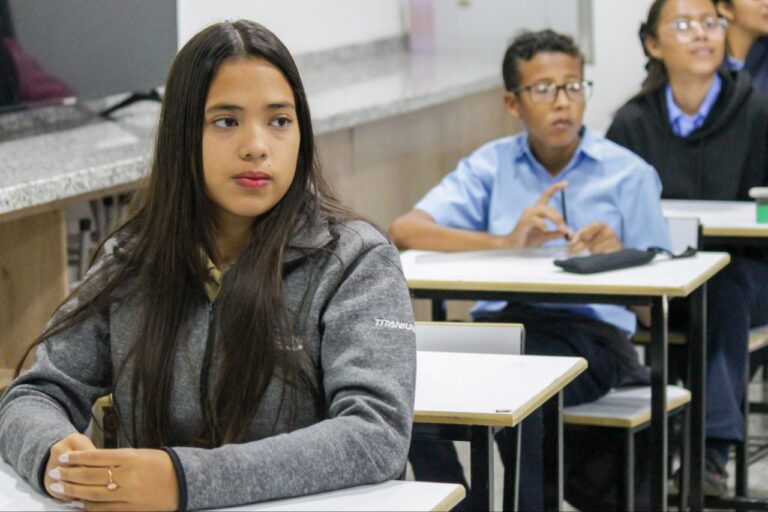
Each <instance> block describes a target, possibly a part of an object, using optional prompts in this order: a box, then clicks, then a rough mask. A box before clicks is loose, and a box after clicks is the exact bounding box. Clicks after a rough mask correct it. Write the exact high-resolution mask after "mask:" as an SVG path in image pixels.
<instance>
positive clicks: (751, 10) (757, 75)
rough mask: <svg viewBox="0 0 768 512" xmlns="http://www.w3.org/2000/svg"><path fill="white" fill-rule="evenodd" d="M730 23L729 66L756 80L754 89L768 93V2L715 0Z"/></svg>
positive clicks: (722, 14) (728, 37)
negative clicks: (744, 72)
mask: <svg viewBox="0 0 768 512" xmlns="http://www.w3.org/2000/svg"><path fill="white" fill-rule="evenodd" d="M713 1H714V2H715V5H716V6H717V12H718V13H720V15H721V16H722V17H723V18H725V19H726V20H728V33H727V34H726V38H725V42H726V45H725V46H726V64H727V66H728V67H729V68H730V69H732V70H735V71H738V70H742V69H743V70H744V71H746V72H747V73H749V75H750V76H751V77H752V86H753V87H754V88H756V89H759V90H761V91H765V90H768V0H713Z"/></svg>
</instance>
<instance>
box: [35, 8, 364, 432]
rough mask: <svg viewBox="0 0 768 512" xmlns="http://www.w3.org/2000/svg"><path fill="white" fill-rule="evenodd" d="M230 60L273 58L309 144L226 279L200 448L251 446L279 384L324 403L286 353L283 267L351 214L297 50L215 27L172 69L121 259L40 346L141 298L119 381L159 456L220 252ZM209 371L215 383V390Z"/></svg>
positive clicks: (259, 34) (124, 229)
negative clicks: (214, 176) (215, 125)
mask: <svg viewBox="0 0 768 512" xmlns="http://www.w3.org/2000/svg"><path fill="white" fill-rule="evenodd" d="M233 58H259V59H264V60H266V61H268V62H270V63H271V64H272V65H274V66H275V67H277V68H278V69H279V70H280V71H281V72H282V74H283V76H284V77H285V79H286V80H287V82H288V83H289V85H290V87H291V89H292V90H293V95H294V100H295V104H296V115H297V120H298V124H299V132H300V137H301V141H300V146H299V155H298V162H297V165H296V172H295V176H294V178H293V182H292V183H291V185H290V187H289V188H288V190H287V192H286V193H285V195H284V196H283V198H282V199H281V200H280V201H279V202H278V204H276V205H275V206H274V207H273V208H272V209H271V210H269V211H268V212H265V213H264V214H263V215H261V216H259V217H258V218H257V219H256V220H255V221H254V223H253V226H252V231H251V232H252V238H251V242H250V243H249V245H248V246H247V248H246V249H245V250H244V251H243V253H242V254H241V255H240V256H239V257H238V259H237V261H236V262H235V263H234V264H233V265H232V266H231V267H230V269H229V270H228V271H227V273H226V274H225V275H224V280H223V286H222V292H221V294H220V296H219V297H218V298H217V301H216V302H217V304H218V306H217V308H216V309H215V317H214V318H215V325H216V326H217V327H216V329H215V330H214V331H215V332H212V333H209V342H208V347H207V349H206V352H207V356H208V355H211V354H208V351H209V350H214V352H212V354H215V355H214V356H212V357H213V359H212V360H211V364H210V365H208V366H206V365H204V369H203V374H202V375H201V383H202V384H201V387H200V389H201V397H200V399H201V407H202V410H203V418H204V421H203V425H201V426H200V432H199V435H198V436H197V437H196V439H195V441H194V442H195V444H197V445H200V446H218V445H221V444H224V443H231V442H238V441H240V440H242V439H243V436H244V435H245V433H246V429H247V427H248V425H249V424H250V422H251V421H252V419H253V417H254V415H255V413H256V410H257V409H258V407H259V404H260V403H261V401H262V399H263V397H264V394H265V392H266V390H267V386H268V385H269V384H270V382H271V381H272V380H273V378H275V377H277V378H279V379H281V380H282V382H283V384H284V386H283V399H285V393H286V389H288V393H292V394H293V397H294V399H295V397H296V394H295V391H296V390H298V389H305V390H308V391H309V392H311V393H312V394H313V395H314V396H315V398H316V401H319V400H320V393H319V391H318V390H317V389H316V386H314V385H313V384H312V382H313V380H312V379H311V378H310V373H311V372H312V371H314V370H313V369H312V368H310V367H308V363H307V359H308V358H307V356H306V354H305V353H304V352H303V351H301V350H298V351H296V350H284V349H282V348H281V347H283V346H284V343H285V342H286V340H291V339H292V336H293V334H294V333H293V332H292V327H291V320H290V319H289V318H288V313H287V312H286V307H285V300H284V297H283V259H284V254H285V251H286V249H287V248H288V247H289V241H290V238H291V236H292V235H293V234H294V233H295V232H296V231H297V230H298V229H300V228H301V227H302V226H306V225H311V224H312V223H313V222H314V221H316V220H317V219H321V218H322V219H325V221H328V222H330V223H331V224H333V223H334V222H337V221H341V220H344V219H348V218H351V217H352V214H351V213H350V212H349V211H348V210H346V209H345V208H344V207H343V206H342V205H341V204H340V203H339V202H338V201H337V200H336V199H335V198H334V197H333V195H332V193H331V192H330V190H329V187H328V185H327V184H326V182H325V181H324V179H323V177H322V174H321V172H320V166H319V163H318V161H317V159H316V156H315V147H314V137H313V132H312V122H311V119H310V114H309V106H308V104H307V99H306V96H305V93H304V88H303V85H302V82H301V79H300V77H299V73H298V70H297V68H296V65H295V63H294V61H293V58H292V57H291V55H290V53H289V52H288V50H287V49H286V48H285V46H284V45H283V44H282V42H281V41H280V40H279V39H278V38H277V37H276V36H275V35H274V34H273V33H272V32H270V31H269V30H267V29H266V28H264V27H263V26H261V25H259V24H257V23H254V22H250V21H245V20H239V21H234V22H223V23H218V24H216V25H213V26H210V27H208V28H206V29H204V30H203V31H201V32H200V33H198V34H197V35H195V36H194V37H193V38H192V39H191V40H190V41H189V42H188V43H187V44H186V45H185V46H184V47H183V48H182V49H181V51H180V52H179V53H178V55H177V56H176V58H175V60H174V62H173V64H172V66H171V69H170V72H169V74H168V79H167V83H166V90H165V97H164V100H163V106H162V110H161V113H160V120H159V126H158V132H157V139H156V145H155V151H154V160H153V162H152V167H151V172H150V174H149V176H148V180H147V182H146V184H145V186H144V187H143V188H142V189H141V190H140V193H139V194H138V195H137V197H136V199H135V201H134V204H133V207H132V213H131V215H130V217H129V219H128V220H127V221H126V222H125V223H124V224H123V225H122V226H121V227H120V228H118V230H117V232H116V235H115V236H116V238H117V239H119V240H122V241H123V243H124V247H123V249H122V250H121V251H120V252H119V254H120V255H122V256H121V257H117V256H115V257H113V258H112V259H108V258H106V259H105V258H102V259H103V260H105V261H108V262H109V264H107V265H104V266H103V267H99V268H97V269H95V270H94V271H93V272H91V273H90V277H89V278H88V279H87V280H86V282H85V283H84V284H83V286H82V287H81V290H82V289H88V288H89V287H90V288H91V289H96V290H97V291H96V292H95V293H93V294H88V297H87V299H86V300H85V301H83V300H80V305H79V306H78V307H76V308H75V309H74V310H72V311H70V312H68V313H65V314H63V315H61V316H60V318H57V320H56V321H55V322H54V323H53V324H52V325H51V326H50V327H49V328H48V329H47V330H46V331H45V332H44V333H43V334H42V336H41V337H40V338H39V339H38V340H36V342H35V344H37V343H40V342H42V341H44V340H46V339H48V338H50V337H51V336H53V335H55V334H58V333H61V332H62V331H64V330H65V329H67V328H69V327H71V326H72V325H74V324H76V323H78V322H79V321H82V320H83V319H84V318H85V317H86V316H87V315H88V314H89V313H90V312H93V311H99V310H103V308H108V307H109V306H110V305H111V304H115V303H116V302H119V301H120V300H122V299H120V298H116V297H118V296H119V297H122V296H123V295H124V293H126V292H125V290H126V289H129V290H130V292H128V293H130V294H133V295H134V296H140V298H141V302H140V303H141V304H142V306H143V308H144V309H143V320H142V325H141V327H140V329H139V332H138V336H137V337H136V339H135V342H134V343H133V344H132V348H131V355H130V357H129V358H128V359H127V360H126V364H125V365H123V366H122V367H121V368H116V369H115V375H114V376H113V383H114V382H117V381H118V380H120V379H121V378H122V377H123V376H126V377H129V378H130V379H131V381H130V382H131V398H132V401H131V402H132V411H131V419H132V425H133V440H132V443H133V444H134V445H140V446H147V447H159V446H162V445H163V444H164V443H166V442H168V440H169V436H170V433H171V432H170V410H171V401H172V396H171V388H172V385H173V382H174V361H175V355H176V352H177V348H178V347H177V345H178V343H179V339H180V338H182V337H183V336H182V332H183V325H184V322H185V320H186V319H187V318H188V315H189V314H190V311H191V310H192V306H193V304H194V301H195V300H199V301H205V300H206V299H205V295H204V293H203V287H204V284H205V283H206V282H207V281H209V280H210V277H209V273H208V269H207V266H206V255H209V256H211V257H212V258H213V259H214V260H216V255H217V248H216V245H215V243H214V236H215V230H216V228H215V225H214V223H213V218H212V213H213V208H212V207H211V204H210V200H209V199H208V197H207V195H206V190H205V182H204V178H203V164H202V161H203V160H202V131H203V124H204V109H205V102H206V98H207V95H208V90H209V88H210V85H211V82H212V80H213V78H214V76H215V74H216V71H217V70H218V68H219V66H220V65H221V64H222V63H223V62H225V61H227V60H228V59H233ZM305 249H306V248H305ZM315 249H316V250H318V251H321V252H322V251H323V250H326V249H324V248H315ZM116 254H117V253H116ZM93 283H99V284H97V285H94V284H93ZM75 293H78V292H75ZM33 346H34V345H33ZM212 367H213V368H215V369H216V371H215V374H216V375H217V376H218V377H217V379H216V381H215V382H209V376H210V375H213V373H214V372H210V368H212ZM113 385H114V384H113ZM281 409H282V402H281ZM118 410H119V409H118Z"/></svg>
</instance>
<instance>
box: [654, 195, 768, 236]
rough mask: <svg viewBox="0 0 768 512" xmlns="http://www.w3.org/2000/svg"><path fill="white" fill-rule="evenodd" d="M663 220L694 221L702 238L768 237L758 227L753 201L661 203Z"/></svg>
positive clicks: (766, 230)
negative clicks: (681, 219)
mask: <svg viewBox="0 0 768 512" xmlns="http://www.w3.org/2000/svg"><path fill="white" fill-rule="evenodd" d="M661 208H662V210H663V212H664V216H665V217H696V218H698V219H699V222H700V223H701V228H702V234H703V235H704V237H734V238H736V237H738V238H743V237H757V238H766V237H768V224H758V223H757V220H756V217H755V215H756V214H755V209H756V204H755V203H754V202H753V201H687V200H677V199H664V200H663V201H662V202H661Z"/></svg>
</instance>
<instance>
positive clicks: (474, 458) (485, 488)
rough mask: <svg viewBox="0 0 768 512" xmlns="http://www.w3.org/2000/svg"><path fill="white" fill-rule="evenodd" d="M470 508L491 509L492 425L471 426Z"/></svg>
mask: <svg viewBox="0 0 768 512" xmlns="http://www.w3.org/2000/svg"><path fill="white" fill-rule="evenodd" d="M471 429H472V431H471V440H470V467H471V469H470V473H471V475H470V478H471V480H472V482H471V483H470V486H471V487H472V510H492V509H493V427H481V426H473V427H471Z"/></svg>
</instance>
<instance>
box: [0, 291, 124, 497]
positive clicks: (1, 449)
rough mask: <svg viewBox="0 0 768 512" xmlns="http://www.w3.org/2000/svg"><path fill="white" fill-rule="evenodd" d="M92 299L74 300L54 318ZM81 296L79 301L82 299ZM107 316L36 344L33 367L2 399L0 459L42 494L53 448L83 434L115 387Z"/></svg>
mask: <svg viewBox="0 0 768 512" xmlns="http://www.w3.org/2000/svg"><path fill="white" fill-rule="evenodd" d="M87 295H88V290H87V287H86V289H82V290H81V293H79V294H77V295H75V296H73V297H72V298H71V299H70V300H69V301H68V302H67V303H66V304H65V305H64V306H62V308H61V309H60V310H59V312H58V313H57V315H55V316H54V318H56V317H58V316H59V315H60V314H62V313H63V312H65V311H68V310H70V309H71V308H74V307H75V306H76V305H77V304H78V300H83V297H85V296H87ZM78 297H79V298H80V299H78ZM107 316H108V314H106V313H104V314H100V313H97V312H93V313H90V314H89V315H88V316H87V317H86V318H85V319H84V320H83V321H81V322H79V323H78V324H77V325H75V326H73V327H71V328H69V329H67V330H65V331H63V332H61V333H59V334H56V335H55V336H53V337H51V338H49V339H48V340H46V341H45V342H44V343H42V344H40V345H38V347H37V349H36V354H35V362H34V365H33V366H32V368H31V369H30V370H29V371H27V372H25V373H24V374H22V375H21V376H19V377H18V378H17V379H16V380H14V381H13V382H12V383H11V385H10V387H9V388H8V389H7V390H6V392H5V394H4V395H3V396H2V399H0V455H2V457H3V459H5V460H6V461H7V462H8V463H9V464H10V465H11V466H13V467H14V468H15V469H16V471H17V472H18V473H19V474H20V475H21V476H22V477H23V478H25V479H26V480H27V481H28V482H29V483H30V484H31V485H32V486H33V487H35V488H37V489H38V490H39V491H44V489H42V477H43V474H42V473H43V471H44V469H45V465H46V464H47V461H48V456H49V452H50V448H51V446H52V445H53V444H55V443H57V442H58V441H60V440H61V439H62V438H64V437H66V436H68V435H69V434H72V433H74V432H77V431H80V432H83V431H84V430H85V429H86V428H87V427H88V424H89V422H90V419H91V408H92V405H93V403H94V402H95V401H96V400H97V399H98V398H100V397H102V396H104V395H107V394H108V393H109V383H110V382H111V365H110V362H109V361H110V356H109V352H110V348H109V331H108V318H107Z"/></svg>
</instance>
